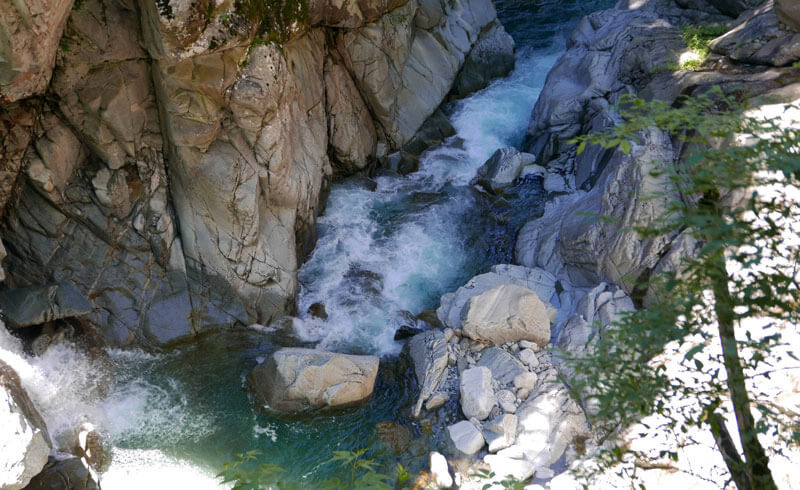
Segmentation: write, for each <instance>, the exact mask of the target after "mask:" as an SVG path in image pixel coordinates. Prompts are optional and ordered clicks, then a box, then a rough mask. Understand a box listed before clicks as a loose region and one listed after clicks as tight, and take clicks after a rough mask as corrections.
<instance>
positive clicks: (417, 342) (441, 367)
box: [408, 330, 448, 417]
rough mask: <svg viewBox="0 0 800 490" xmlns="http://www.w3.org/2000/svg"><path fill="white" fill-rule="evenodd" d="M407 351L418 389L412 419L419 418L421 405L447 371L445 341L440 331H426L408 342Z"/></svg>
mask: <svg viewBox="0 0 800 490" xmlns="http://www.w3.org/2000/svg"><path fill="white" fill-rule="evenodd" d="M408 351H409V355H410V356H411V361H412V363H413V364H414V374H416V376H417V382H418V383H419V387H420V394H419V398H417V403H416V404H415V405H414V411H413V414H414V417H419V414H420V411H421V409H422V404H423V403H424V402H425V401H426V400H428V398H430V397H431V395H432V394H433V393H434V392H435V391H436V389H437V388H438V387H439V384H440V383H441V381H442V378H443V377H444V374H445V372H446V371H447V359H448V354H447V341H445V339H444V334H443V333H442V332H441V331H440V330H428V331H427V332H422V333H419V334H417V335H415V336H414V337H412V338H411V340H409V341H408Z"/></svg>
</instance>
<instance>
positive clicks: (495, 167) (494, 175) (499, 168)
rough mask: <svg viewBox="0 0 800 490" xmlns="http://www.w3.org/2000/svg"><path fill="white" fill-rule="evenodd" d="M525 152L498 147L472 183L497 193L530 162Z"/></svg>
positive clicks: (509, 183) (512, 180)
mask: <svg viewBox="0 0 800 490" xmlns="http://www.w3.org/2000/svg"><path fill="white" fill-rule="evenodd" d="M526 155H527V156H530V155H528V154H527V153H520V152H519V151H518V150H517V149H516V148H511V147H508V148H500V149H499V150H497V151H496V152H494V154H492V156H491V157H489V159H488V160H486V162H484V164H483V165H481V166H480V168H478V173H477V175H476V176H475V178H474V179H473V180H472V182H471V183H472V184H478V185H480V186H481V187H483V188H484V189H486V190H487V191H489V192H491V193H493V194H497V193H499V192H502V190H503V189H505V188H506V187H508V186H510V185H511V184H513V183H514V181H515V180H517V177H519V176H520V173H521V172H522V168H523V167H525V166H526V165H530V164H531V163H532V161H533V160H532V159H531V158H528V157H526Z"/></svg>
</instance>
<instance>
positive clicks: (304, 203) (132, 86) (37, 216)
mask: <svg viewBox="0 0 800 490" xmlns="http://www.w3.org/2000/svg"><path fill="white" fill-rule="evenodd" d="M248 5H250V3H249V2H247V1H232V0H226V1H219V2H209V1H192V2H190V1H185V0H158V1H154V0H139V1H138V2H137V1H136V0H77V1H75V2H74V3H73V1H72V0H40V1H36V2H26V3H25V4H23V3H21V2H12V1H11V0H2V1H0V11H1V12H2V21H0V210H2V212H3V221H2V231H1V232H0V236H1V237H2V243H3V244H4V245H5V248H2V247H0V258H3V256H5V255H6V253H7V255H8V257H6V258H5V259H4V261H3V266H4V267H3V268H4V274H5V279H6V285H7V286H8V287H13V288H19V287H26V286H34V285H45V284H51V283H60V282H70V283H73V284H74V285H75V286H77V288H78V290H79V291H80V292H81V293H82V294H83V295H85V297H86V298H88V299H89V301H90V303H91V305H92V312H91V313H90V315H89V316H88V317H87V318H88V320H89V322H90V324H91V325H94V326H96V327H98V329H99V332H100V333H101V334H102V336H103V337H104V338H105V340H106V341H107V342H109V343H111V344H113V345H128V344H131V343H150V344H159V345H160V344H166V343H169V342H172V341H174V340H176V339H179V338H184V337H186V336H191V335H195V334H199V333H201V332H203V331H205V330H208V329H211V328H217V327H220V326H223V325H228V324H232V323H237V322H239V323H247V322H253V321H259V322H262V323H265V322H269V320H270V319H271V318H272V317H273V316H274V315H276V314H278V313H281V312H286V311H291V310H292V308H293V305H294V296H295V293H296V290H297V278H296V270H297V268H298V266H299V263H300V262H301V261H302V258H303V256H304V254H305V253H307V252H308V251H309V250H310V248H311V247H312V246H313V243H314V222H315V217H316V215H317V214H318V213H319V212H320V209H321V205H322V204H323V203H322V200H323V199H322V196H323V195H324V192H325V188H326V187H327V184H328V182H329V181H330V180H331V179H332V178H335V177H336V176H344V175H348V174H352V173H354V172H358V171H363V170H365V169H368V168H370V167H371V166H373V165H374V162H375V161H376V160H377V159H378V158H380V157H383V156H385V155H387V154H390V153H392V152H395V151H397V150H399V149H400V148H401V147H402V146H403V145H404V144H406V143H408V142H409V140H411V139H412V138H413V137H414V135H415V134H416V132H417V130H418V129H419V128H420V126H421V125H422V124H423V123H424V122H425V121H426V119H428V117H429V116H430V115H431V114H433V113H434V111H435V110H436V109H437V108H438V107H439V105H440V104H441V103H442V101H443V100H444V99H445V97H446V96H447V95H448V93H449V92H450V91H451V87H453V86H454V85H455V84H459V87H462V86H464V85H465V83H466V84H467V85H470V84H472V85H473V89H476V88H481V87H480V84H478V85H477V86H474V85H475V84H474V83H473V81H472V78H474V76H471V75H469V74H467V75H465V76H471V79H470V80H469V81H468V82H469V83H467V82H464V81H461V82H459V81H458V77H459V74H460V71H461V68H462V65H464V64H465V59H467V57H468V55H469V54H470V51H471V50H472V48H473V46H475V45H476V44H480V42H481V40H483V39H485V38H486V37H487V33H491V34H492V36H494V38H497V33H498V32H501V34H503V36H504V37H503V36H501V37H500V38H501V39H503V40H504V42H505V44H506V45H505V46H502V47H500V48H498V49H504V50H505V51H506V52H507V51H508V49H513V46H512V47H509V46H508V44H509V43H512V44H513V41H511V39H510V37H508V36H507V35H505V33H504V32H502V26H500V24H499V22H498V21H497V17H496V12H495V9H494V6H493V4H492V3H491V1H490V0H456V1H442V0H408V1H405V0H358V1H356V0H349V1H344V2H332V1H330V0H311V1H309V2H308V4H301V3H298V4H297V8H298V9H301V8H303V9H305V10H303V11H302V12H301V13H300V14H299V15H298V18H297V19H294V20H292V21H291V22H287V23H286V26H284V27H285V32H275V29H272V30H271V29H269V28H266V27H265V25H264V22H265V20H269V19H268V18H266V17H263V16H262V17H257V16H256V17H254V16H253V15H252V9H250V10H248V8H247V7H248ZM298 12H300V10H298ZM485 44H486V43H484V46H483V47H482V49H483V50H484V51H485V50H486V46H485ZM483 55H484V57H485V53H483ZM461 78H464V77H461ZM484 83H485V82H484ZM460 91H461V90H460ZM460 95H464V94H463V93H460Z"/></svg>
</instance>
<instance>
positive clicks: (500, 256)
mask: <svg viewBox="0 0 800 490" xmlns="http://www.w3.org/2000/svg"><path fill="white" fill-rule="evenodd" d="M610 3H611V2H610V1H609V0H590V1H587V0H502V1H498V5H497V6H498V13H499V17H500V19H501V21H502V22H503V24H504V25H505V26H506V29H507V30H508V32H509V33H510V34H511V35H512V36H513V37H514V39H515V41H516V43H517V64H516V69H515V70H514V72H513V73H512V74H511V75H510V76H509V77H507V78H506V79H503V80H498V81H496V82H494V83H493V84H492V85H491V86H490V87H488V88H487V89H485V90H483V91H481V92H479V93H477V94H474V95H473V96H471V97H469V98H467V99H464V100H461V101H458V102H455V103H453V104H451V105H449V106H448V107H446V112H447V113H448V115H449V117H450V119H451V122H452V123H453V125H454V127H455V128H456V130H457V136H455V137H452V138H450V139H449V140H447V141H445V142H444V143H443V144H441V145H439V146H437V147H435V148H432V149H430V150H429V151H428V152H427V153H426V154H424V155H423V158H422V161H421V163H420V170H419V171H418V172H415V173H412V174H410V175H408V176H405V177H401V176H382V177H377V178H376V179H374V183H369V182H365V181H364V180H363V179H350V180H345V181H343V182H341V183H337V184H335V185H334V186H333V188H332V190H331V193H330V197H329V199H328V203H327V208H326V211H325V213H324V214H323V215H322V216H321V217H320V219H319V232H320V233H319V236H320V238H319V242H318V244H317V246H316V248H315V249H314V251H313V253H312V254H311V255H310V257H309V258H308V261H307V263H306V264H305V265H304V266H303V267H302V269H301V270H300V282H301V292H300V296H299V298H298V311H300V312H301V319H300V320H299V321H296V322H295V325H294V328H295V331H294V335H295V336H296V338H297V340H299V341H301V342H304V343H309V344H313V345H319V346H320V347H322V348H325V349H331V350H337V351H342V352H359V353H371V354H376V355H380V356H382V357H383V358H384V359H385V360H386V362H384V363H383V365H384V366H387V367H386V368H385V369H382V371H381V374H380V376H379V380H378V383H377V387H376V391H375V395H374V396H373V398H372V399H371V400H370V401H369V402H368V403H366V404H365V405H364V406H362V407H359V408H356V409H351V410H349V411H345V412H343V413H338V414H336V415H325V414H317V415H314V416H311V417H305V418H301V419H282V418H276V417H273V416H268V415H264V414H257V413H255V412H254V411H253V410H252V406H251V404H250V402H249V401H248V399H247V394H246V392H245V391H244V389H243V383H244V378H245V376H246V374H247V373H248V372H249V370H250V369H252V367H253V366H255V365H256V364H257V363H258V362H259V361H260V360H261V359H263V357H264V356H265V355H267V354H268V353H269V352H270V351H272V350H274V349H275V348H277V345H276V343H277V342H276V339H280V336H281V335H283V334H284V333H282V332H277V333H273V334H271V335H270V334H265V333H264V332H261V331H257V330H246V331H226V332H223V333H220V334H215V335H211V336H207V337H204V338H203V339H201V340H200V341H198V342H195V343H192V344H190V345H186V346H182V347H179V348H176V349H174V350H172V351H170V352H169V353H165V354H150V353H145V352H142V351H139V350H110V351H109V352H108V353H109V355H110V361H111V364H113V371H114V376H115V378H116V382H115V383H114V385H113V387H112V388H111V390H110V392H108V393H107V394H106V393H101V394H97V393H96V392H95V391H93V390H92V389H91V384H92V381H91V380H92V379H93V377H95V376H96V371H97V367H96V365H94V364H92V362H90V361H88V360H86V359H84V358H83V357H82V355H79V354H78V353H77V352H76V351H74V350H72V349H71V348H69V347H67V346H58V347H55V348H52V349H50V350H48V351H47V353H46V354H45V356H43V357H42V358H36V359H30V358H28V357H26V356H24V355H23V354H22V353H21V349H20V348H19V345H18V344H17V343H16V341H15V340H14V339H13V338H11V337H10V336H8V335H7V334H6V332H5V331H2V333H0V349H2V350H3V351H4V352H3V355H4V358H9V359H11V364H12V366H13V367H14V368H15V369H16V370H17V371H18V372H20V375H21V376H22V378H23V379H24V380H25V382H26V384H28V385H29V386H30V385H35V386H36V387H37V388H36V390H34V391H35V393H33V394H32V395H33V397H34V398H35V399H36V402H37V403H39V404H40V406H42V407H43V408H42V411H43V412H44V414H43V415H44V416H45V418H46V419H47V420H48V422H49V423H50V424H51V427H50V430H51V433H53V432H55V433H58V431H59V430H66V429H67V428H69V427H75V426H76V421H78V420H81V419H83V418H86V419H89V420H91V421H93V422H94V423H95V424H96V425H97V426H99V427H100V428H101V430H102V431H103V432H105V433H106V435H107V437H108V440H109V442H110V444H111V445H112V446H113V463H112V466H111V468H110V470H109V471H108V473H106V474H105V475H104V476H103V480H102V485H103V488H104V489H107V490H108V489H123V488H131V489H142V488H192V489H201V488H217V479H216V478H215V477H214V475H215V474H216V473H217V472H219V471H220V470H221V469H222V465H223V464H224V463H225V462H226V461H229V460H231V459H232V458H233V454H234V453H237V452H242V451H247V450H252V449H257V450H259V451H260V452H261V455H260V456H259V461H260V462H268V463H272V464H277V465H279V466H281V467H283V468H285V469H286V470H287V472H288V473H289V474H290V475H291V478H292V480H294V481H297V482H299V483H301V484H302V486H303V487H307V488H313V486H314V485H313V483H314V482H315V481H319V480H320V479H322V478H325V477H326V476H327V475H330V474H331V473H332V472H333V471H334V470H335V468H334V467H333V466H332V465H329V464H326V463H325V462H326V461H327V460H328V459H329V458H330V456H331V451H333V450H337V449H346V450H352V449H358V448H363V447H367V448H369V449H370V451H371V452H370V456H371V457H373V458H375V459H377V460H379V461H381V462H385V463H386V464H387V465H388V464H391V463H393V462H394V461H396V460H402V461H403V462H404V463H405V464H406V465H407V466H411V467H412V469H414V467H415V466H416V467H419V466H420V465H422V464H424V460H425V459H426V457H427V454H428V451H429V450H430V447H429V445H430V444H433V445H436V444H438V443H441V441H439V440H438V439H437V437H436V436H435V435H430V434H428V433H427V432H426V430H427V429H426V427H424V426H420V425H419V424H417V423H416V422H413V421H412V420H410V419H408V418H407V417H408V410H407V407H408V405H409V404H410V402H411V399H412V398H413V397H414V393H413V383H410V382H409V381H408V379H407V378H406V376H405V375H406V374H407V373H406V372H405V371H404V370H403V367H402V366H401V365H398V363H397V362H394V361H393V360H394V359H395V358H396V356H397V354H398V353H399V351H400V348H401V344H400V343H398V342H395V341H394V340H393V336H394V331H395V329H396V328H397V327H398V326H399V325H400V324H402V323H403V322H404V320H403V319H404V318H406V317H407V316H408V314H411V315H416V314H419V313H420V312H422V311H423V310H425V309H428V308H435V307H437V306H438V299H439V297H440V295H441V294H443V293H445V292H448V291H450V290H453V289H455V288H456V287H458V286H459V285H461V284H463V283H464V282H465V281H466V280H467V279H468V278H470V277H472V276H473V275H475V274H477V273H480V272H483V271H484V270H485V269H487V268H488V267H489V266H491V265H493V264H496V263H500V262H506V261H509V260H510V259H511V254H512V251H513V241H514V233H515V230H516V229H517V228H518V227H519V226H521V224H522V223H523V221H524V220H525V219H526V218H529V217H530V216H532V215H534V214H536V213H538V212H540V210H541V206H542V205H543V203H542V199H543V196H542V193H541V183H540V182H536V181H531V182H528V183H524V184H523V185H520V186H518V187H517V188H516V189H515V194H516V197H511V198H509V199H508V200H501V201H495V202H490V201H489V200H488V199H486V197H485V196H483V195H481V194H480V193H478V192H476V191H475V190H474V189H472V188H471V187H470V186H469V181H470V179H471V178H472V177H473V176H474V175H475V171H476V169H477V168H478V167H479V166H480V165H481V164H482V163H483V162H484V161H485V160H486V159H487V158H488V157H489V156H490V155H491V154H492V153H493V152H494V151H495V150H496V149H497V148H500V147H504V146H515V145H516V146H518V145H519V144H520V143H521V142H522V138H523V136H524V133H525V130H526V128H527V124H528V119H529V117H530V112H531V109H532V107H533V105H534V103H535V101H536V98H537V96H538V94H539V91H540V89H541V87H542V85H543V84H544V81H545V77H546V75H547V72H548V71H549V69H550V67H551V66H552V65H553V64H554V63H555V61H556V59H557V58H558V56H559V55H560V53H561V52H563V50H564V47H565V41H566V37H567V36H568V34H569V31H570V30H571V28H572V27H573V26H574V25H575V24H576V23H577V21H578V20H579V19H580V17H581V16H582V15H585V14H587V13H589V12H591V11H594V10H598V9H600V8H605V7H608V6H610ZM314 303H321V304H323V305H324V307H325V310H326V312H327V315H328V317H327V320H322V319H320V318H313V317H311V315H309V314H307V313H306V312H307V311H308V309H309V307H310V306H311V305H312V304H314ZM390 436H391V437H390ZM398 440H399V444H400V446H399V447H398V445H397V443H396V442H397V441H398ZM437 441H439V442H437ZM398 450H399V451H400V452H401V453H402V454H395V451H398Z"/></svg>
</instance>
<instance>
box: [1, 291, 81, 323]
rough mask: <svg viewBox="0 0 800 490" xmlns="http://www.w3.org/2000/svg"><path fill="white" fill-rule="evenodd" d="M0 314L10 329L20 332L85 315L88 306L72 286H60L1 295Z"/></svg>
mask: <svg viewBox="0 0 800 490" xmlns="http://www.w3.org/2000/svg"><path fill="white" fill-rule="evenodd" d="M0 310H2V311H3V313H4V315H5V319H6V322H7V323H8V325H9V326H10V327H13V328H22V327H29V326H31V325H41V324H43V323H45V322H50V321H53V320H60V319H62V318H70V317H74V316H81V315H85V314H87V313H89V312H90V311H91V310H92V305H90V304H89V302H88V301H87V300H86V298H85V297H84V296H83V295H82V294H81V293H80V291H78V289H77V288H76V287H75V286H74V285H73V284H72V283H69V282H63V283H60V284H53V285H48V286H32V287H28V288H21V289H8V290H6V291H2V292H0Z"/></svg>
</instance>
